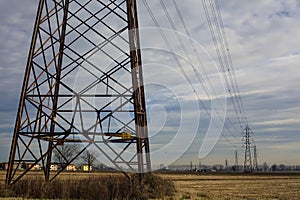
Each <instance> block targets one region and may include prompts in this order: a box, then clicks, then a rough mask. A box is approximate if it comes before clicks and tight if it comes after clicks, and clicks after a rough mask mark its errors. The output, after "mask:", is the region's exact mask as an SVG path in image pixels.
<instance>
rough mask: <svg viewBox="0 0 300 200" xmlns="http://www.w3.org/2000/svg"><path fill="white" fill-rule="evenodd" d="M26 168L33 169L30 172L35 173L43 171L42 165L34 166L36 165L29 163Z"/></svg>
mask: <svg viewBox="0 0 300 200" xmlns="http://www.w3.org/2000/svg"><path fill="white" fill-rule="evenodd" d="M26 168H31V169H30V170H33V171H40V170H42V166H41V165H40V164H34V163H27V164H26Z"/></svg>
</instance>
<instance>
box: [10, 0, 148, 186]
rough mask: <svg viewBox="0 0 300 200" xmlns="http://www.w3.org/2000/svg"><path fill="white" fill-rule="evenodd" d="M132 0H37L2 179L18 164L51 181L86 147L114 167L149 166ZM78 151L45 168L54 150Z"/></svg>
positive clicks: (15, 175) (136, 168)
mask: <svg viewBox="0 0 300 200" xmlns="http://www.w3.org/2000/svg"><path fill="white" fill-rule="evenodd" d="M141 66H142V62H141V52H140V43H139V32H138V19H137V7H136V1H135V0H40V1H39V6H38V11H37V17H36V22H35V27H34V32H33V36H32V43H31V47H30V52H29V56H28V62H27V66H26V71H25V78H24V83H23V88H22V93H21V98H20V103H19V109H18V113H17V119H16V124H15V130H14V135H13V140H12V146H11V153H10V157H9V165H8V171H7V176H6V183H7V184H11V183H13V182H16V181H17V180H19V179H20V178H21V177H22V176H23V175H25V174H26V173H27V172H28V171H30V168H31V167H29V168H27V169H26V170H24V171H21V173H20V172H18V173H16V172H17V170H18V168H19V167H20V166H21V165H22V163H24V162H27V163H31V164H32V166H33V165H34V164H37V163H39V164H41V165H42V169H43V172H44V174H45V179H46V180H51V179H53V178H55V177H56V176H57V175H58V174H59V173H60V172H61V171H63V170H64V168H65V167H66V166H67V165H68V164H70V163H71V162H73V161H74V160H75V159H76V158H78V157H79V156H80V154H81V153H82V152H83V151H84V150H86V149H87V148H95V149H97V150H99V153H100V154H101V156H102V157H104V158H105V159H106V160H107V161H109V162H110V163H112V164H113V165H114V166H115V167H116V168H117V169H120V170H124V169H126V170H128V171H130V172H137V173H141V174H142V173H144V172H146V171H150V170H151V164H150V155H149V152H150V150H149V140H148V132H147V121H146V105H145V97H144V87H143V75H142V68H141ZM68 143H78V144H80V147H81V150H80V151H79V152H78V153H76V155H75V156H73V157H72V158H70V159H66V158H65V159H64V163H63V165H61V166H63V167H62V168H61V169H60V170H59V171H50V165H51V163H52V162H53V160H52V157H53V156H52V152H53V151H54V150H58V146H60V145H65V144H68Z"/></svg>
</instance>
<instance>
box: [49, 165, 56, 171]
mask: <svg viewBox="0 0 300 200" xmlns="http://www.w3.org/2000/svg"><path fill="white" fill-rule="evenodd" d="M57 170H58V164H51V165H50V171H57Z"/></svg>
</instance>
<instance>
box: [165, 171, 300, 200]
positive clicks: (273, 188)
mask: <svg viewBox="0 0 300 200" xmlns="http://www.w3.org/2000/svg"><path fill="white" fill-rule="evenodd" d="M161 176H162V177H164V178H168V179H170V180H172V181H173V182H174V184H175V187H176V190H177V193H176V199H295V200H296V199H300V175H299V174H257V175H245V174H235V175H228V174H201V175H195V174H180V175H178V174H162V175H161Z"/></svg>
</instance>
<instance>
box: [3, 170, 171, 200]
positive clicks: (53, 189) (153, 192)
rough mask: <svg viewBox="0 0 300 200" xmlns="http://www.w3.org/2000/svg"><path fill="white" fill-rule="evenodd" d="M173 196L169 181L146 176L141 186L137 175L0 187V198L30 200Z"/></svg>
mask: <svg viewBox="0 0 300 200" xmlns="http://www.w3.org/2000/svg"><path fill="white" fill-rule="evenodd" d="M174 194H175V186H174V184H173V182H172V181H169V180H165V179H163V178H161V177H159V176H155V175H153V174H146V175H145V177H144V179H143V181H142V183H140V181H139V177H138V176H137V175H132V176H131V179H130V180H129V179H128V178H126V177H125V176H121V175H111V176H95V177H91V176H90V177H83V178H81V179H80V180H74V179H73V180H72V178H70V179H55V180H53V181H51V182H45V181H44V180H43V179H42V178H41V177H39V176H37V177H26V178H24V179H21V180H20V181H18V182H17V183H15V184H13V185H11V186H8V187H5V186H4V185H2V186H0V197H15V198H16V197H19V198H31V199H32V198H34V199H149V198H151V199H153V198H154V199H163V198H164V197H166V196H172V195H174Z"/></svg>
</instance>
